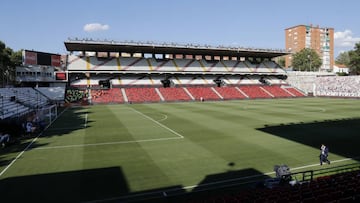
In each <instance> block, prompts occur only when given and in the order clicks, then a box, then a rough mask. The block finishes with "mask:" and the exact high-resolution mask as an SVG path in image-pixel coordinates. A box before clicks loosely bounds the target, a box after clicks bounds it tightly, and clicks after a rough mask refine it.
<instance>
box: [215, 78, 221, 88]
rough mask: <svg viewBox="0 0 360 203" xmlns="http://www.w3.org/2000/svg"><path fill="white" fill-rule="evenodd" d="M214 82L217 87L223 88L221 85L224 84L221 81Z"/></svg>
mask: <svg viewBox="0 0 360 203" xmlns="http://www.w3.org/2000/svg"><path fill="white" fill-rule="evenodd" d="M214 82H215V84H216V86H217V87H221V84H222V81H221V79H215V80H214Z"/></svg>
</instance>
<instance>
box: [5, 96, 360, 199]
mask: <svg viewBox="0 0 360 203" xmlns="http://www.w3.org/2000/svg"><path fill="white" fill-rule="evenodd" d="M359 112H360V100H351V99H326V98H304V99H277V100H241V101H226V102H204V103H163V104H132V105H97V106H89V107H77V108H70V109H67V110H66V111H65V112H64V113H63V114H62V115H61V116H60V117H59V118H58V119H57V120H56V121H55V122H54V123H53V125H52V126H51V127H50V128H48V129H47V130H46V131H45V132H44V136H43V137H40V138H38V139H36V140H35V141H34V143H33V144H32V145H31V147H30V148H29V149H27V150H26V151H25V152H24V153H22V154H21V156H18V155H19V154H20V153H21V152H22V151H23V150H24V148H25V147H26V146H27V145H28V144H29V143H30V142H31V140H29V141H24V143H23V144H22V145H20V146H17V147H13V148H12V149H10V150H7V152H6V153H3V152H2V153H1V156H0V173H1V176H0V181H1V183H0V191H3V190H4V191H5V194H7V196H6V197H9V198H10V197H11V198H13V197H16V198H18V200H27V201H32V200H33V201H42V202H46V201H48V202H54V201H58V202H86V201H91V200H102V199H112V198H115V199H116V198H119V197H123V196H134V195H138V193H145V192H150V191H153V190H173V191H179V192H186V191H187V192H189V191H193V190H196V189H198V188H197V185H199V184H200V185H201V184H205V185H209V184H210V185H211V184H212V183H214V182H218V181H224V180H229V179H241V178H244V177H248V176H258V175H263V174H266V175H268V176H273V174H272V173H271V172H272V171H273V167H274V165H279V164H287V165H288V166H289V167H290V169H291V171H292V172H297V171H301V170H310V169H320V168H325V167H332V166H337V165H343V164H350V163H357V162H358V161H359V158H360V149H359V148H358V147H356V146H357V144H358V143H360V137H359V133H358V132H360V114H359ZM322 143H324V144H327V145H328V146H329V147H330V157H329V159H330V160H332V161H333V163H332V164H331V165H324V166H321V167H320V166H318V162H319V161H318V154H319V151H320V150H319V147H320V145H321V144H322ZM17 156H18V159H16V160H15V162H13V163H12V164H10V163H11V161H12V160H14V158H15V157H17ZM345 158H352V159H350V160H344V159H345ZM9 164H10V165H9ZM298 167H303V168H301V169H299V170H296V168H298ZM16 198H15V199H16Z"/></svg>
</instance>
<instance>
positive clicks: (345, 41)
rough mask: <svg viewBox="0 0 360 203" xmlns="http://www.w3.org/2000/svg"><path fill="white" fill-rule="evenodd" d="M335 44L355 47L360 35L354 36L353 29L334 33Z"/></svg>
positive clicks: (359, 40)
mask: <svg viewBox="0 0 360 203" xmlns="http://www.w3.org/2000/svg"><path fill="white" fill-rule="evenodd" d="M334 41H335V46H337V47H351V48H353V47H354V46H355V44H356V43H357V42H360V37H354V36H353V33H352V31H351V30H345V31H343V32H341V31H340V32H335V33H334Z"/></svg>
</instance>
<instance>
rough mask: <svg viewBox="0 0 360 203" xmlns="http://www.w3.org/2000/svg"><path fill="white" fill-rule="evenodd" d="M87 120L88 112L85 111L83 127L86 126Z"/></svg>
mask: <svg viewBox="0 0 360 203" xmlns="http://www.w3.org/2000/svg"><path fill="white" fill-rule="evenodd" d="M87 120H88V114H87V113H86V114H85V123H84V127H85V128H86V125H87Z"/></svg>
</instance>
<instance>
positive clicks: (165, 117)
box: [157, 113, 168, 122]
mask: <svg viewBox="0 0 360 203" xmlns="http://www.w3.org/2000/svg"><path fill="white" fill-rule="evenodd" d="M160 115H163V117H164V118H162V119H160V120H158V121H157V122H162V121H164V120H166V119H167V118H168V116H167V115H165V114H162V113H161V114H160Z"/></svg>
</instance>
